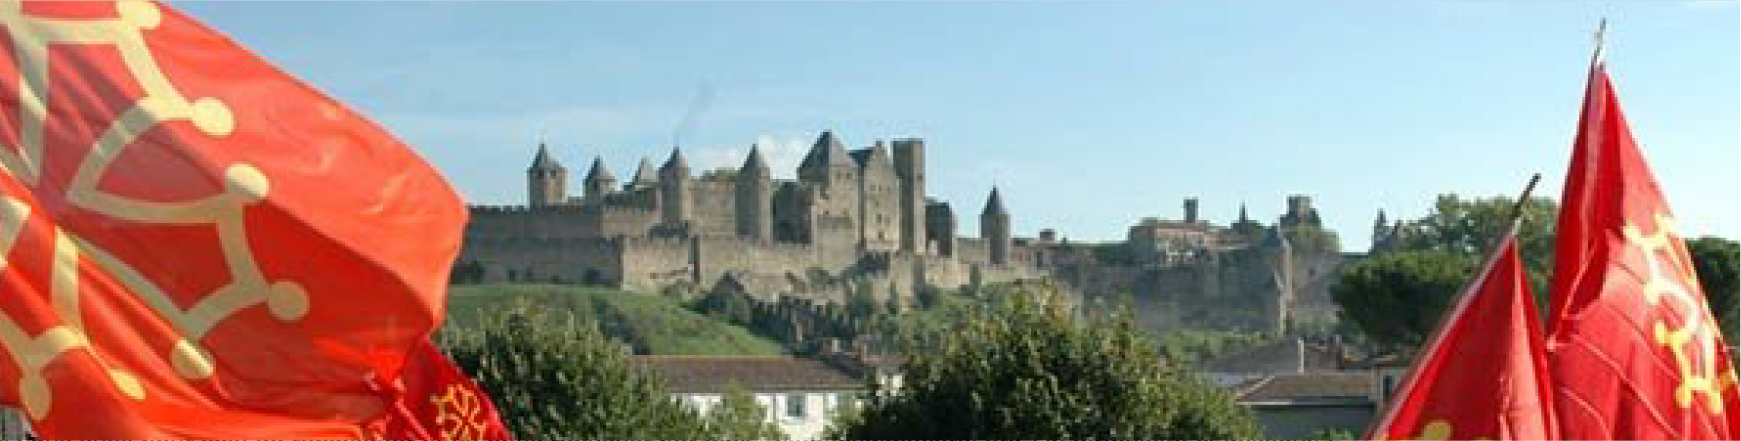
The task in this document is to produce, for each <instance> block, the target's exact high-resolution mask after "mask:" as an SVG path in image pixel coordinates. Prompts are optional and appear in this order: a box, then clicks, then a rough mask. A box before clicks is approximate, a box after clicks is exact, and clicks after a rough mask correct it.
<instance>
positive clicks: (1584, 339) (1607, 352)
mask: <svg viewBox="0 0 1741 441" xmlns="http://www.w3.org/2000/svg"><path fill="white" fill-rule="evenodd" d="M1588 84H1589V85H1588V89H1587V90H1586V94H1585V96H1584V107H1583V111H1582V113H1583V115H1582V117H1581V119H1580V120H1579V122H1578V134H1577V140H1576V142H1575V144H1574V145H1573V150H1572V161H1571V166H1570V168H1569V170H1568V171H1567V174H1566V185H1565V188H1564V192H1565V193H1564V195H1563V196H1562V198H1561V206H1560V215H1559V227H1558V233H1557V234H1558V238H1557V241H1558V243H1557V244H1556V251H1555V257H1554V265H1555V266H1554V278H1553V288H1552V289H1553V291H1552V297H1553V301H1552V307H1553V309H1552V317H1551V318H1550V319H1549V322H1548V330H1549V336H1548V361H1549V363H1550V366H1551V373H1552V374H1553V393H1554V399H1555V408H1556V410H1557V411H1558V412H1557V414H1558V416H1559V419H1560V422H1561V423H1562V424H1561V435H1563V436H1565V437H1566V438H1568V439H1736V438H1737V437H1741V430H1738V429H1737V415H1738V414H1741V406H1738V402H1737V399H1736V390H1735V382H1736V376H1735V370H1734V368H1733V366H1730V363H1729V353H1728V349H1727V347H1725V346H1724V345H1723V342H1722V335H1721V334H1720V333H1719V331H1718V328H1717V324H1716V321H1715V320H1714V319H1713V318H1712V315H1711V312H1710V310H1709V308H1708V307H1707V306H1706V301H1705V295H1704V293H1703V291H1702V290H1701V289H1700V287H1699V283H1698V276H1697V275H1696V274H1695V273H1694V270H1693V265H1692V261H1691V259H1690V258H1689V257H1688V254H1687V250H1686V245H1685V244H1684V243H1682V241H1681V237H1680V234H1679V232H1678V231H1677V230H1676V229H1675V224H1674V215H1673V213H1672V212H1671V211H1669V207H1668V203H1667V201H1666V200H1664V198H1663V195H1662V191H1661V190H1659V189H1658V188H1657V183H1656V179H1655V178H1654V177H1652V175H1651V172H1650V168H1649V166H1647V165H1646V164H1645V161H1644V157H1643V155H1642V154H1641V153H1640V152H1639V150H1638V146H1637V144H1635V142H1634V140H1633V137H1632V133H1631V130H1630V129H1628V128H1627V125H1626V117H1625V115H1623V114H1622V113H1621V111H1620V103H1619V101H1618V99H1617V98H1616V96H1615V93H1614V86H1613V84H1612V83H1611V82H1610V81H1609V78H1608V73H1607V70H1606V66H1605V65H1604V63H1603V62H1602V61H1601V60H1600V57H1598V58H1597V60H1596V61H1595V62H1593V63H1592V64H1591V68H1590V77H1589V83H1588Z"/></svg>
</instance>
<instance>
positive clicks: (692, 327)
mask: <svg viewBox="0 0 1741 441" xmlns="http://www.w3.org/2000/svg"><path fill="white" fill-rule="evenodd" d="M516 305H523V306H527V307H531V308H536V309H542V310H567V311H570V312H572V313H573V314H574V315H575V316H576V317H580V318H583V319H590V320H592V321H595V322H597V323H598V324H599V327H600V328H601V329H602V330H604V332H605V334H606V335H609V336H610V337H611V338H613V339H615V340H618V341H622V342H624V343H626V344H628V345H630V346H632V347H633V348H634V349H635V353H637V354H653V355H777V354H780V353H782V352H783V350H782V348H781V346H780V344H779V343H776V342H774V341H773V340H770V339H767V338H763V337H761V336H757V335H756V334H754V333H752V332H750V331H749V330H747V329H744V328H743V327H740V326H736V325H733V324H730V323H727V322H724V321H721V320H716V319H713V318H709V317H707V316H705V315H701V314H698V313H695V312H693V311H690V310H688V309H686V308H684V307H683V305H682V304H681V303H680V302H679V301H678V300H676V299H673V298H670V297H666V296H661V295H652V294H640V293H633V292H628V291H621V290H616V289H611V288H600V287H586V286H573V285H521V284H513V285H510V284H486V285H460V286H453V287H451V288H449V291H448V301H447V323H446V325H445V327H447V328H453V327H466V326H475V325H476V324H477V323H478V320H479V319H480V317H483V313H484V312H485V311H488V310H490V309H492V308H512V307H515V306H516Z"/></svg>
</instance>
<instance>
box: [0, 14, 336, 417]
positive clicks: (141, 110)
mask: <svg viewBox="0 0 1741 441" xmlns="http://www.w3.org/2000/svg"><path fill="white" fill-rule="evenodd" d="M116 10H117V12H118V14H117V15H118V16H119V17H117V18H115V19H109V20H62V19H52V18H43V17H34V16H30V15H27V14H25V13H24V9H23V5H21V4H20V3H18V2H5V3H0V25H3V26H4V32H6V34H7V36H8V37H10V39H11V43H12V47H11V48H10V49H11V51H10V54H11V56H12V57H13V62H14V63H15V65H16V66H18V71H19V74H20V76H21V77H22V78H20V81H19V84H20V87H19V88H18V97H17V99H18V102H17V108H18V111H19V115H16V116H15V117H16V118H17V120H18V121H19V123H18V127H19V129H18V130H19V136H18V139H20V140H21V145H18V146H4V147H0V173H4V174H6V175H8V176H10V177H11V178H12V179H16V180H17V181H18V182H20V183H21V184H23V185H25V186H30V187H35V186H38V185H39V181H40V180H41V172H42V170H41V167H42V163H43V161H42V158H43V154H44V145H43V128H44V126H45V123H46V122H47V121H48V118H49V112H48V103H49V99H50V98H51V97H50V96H49V93H50V87H49V85H50V82H51V79H52V78H50V75H49V73H50V68H49V65H48V60H49V48H50V46H51V45H55V44H80V45H91V44H107V45H111V46H113V47H114V48H115V49H116V52H118V53H119V54H120V57H121V61H122V64H123V65H125V66H126V68H127V70H128V72H129V73H130V74H131V75H132V76H133V78H134V79H135V81H137V82H138V85H139V87H140V89H142V90H143V91H144V96H143V97H141V98H139V99H137V100H135V101H134V102H133V103H132V104H131V105H130V107H127V108H126V109H125V110H124V111H123V112H122V113H121V114H120V116H119V117H118V118H117V119H116V120H115V121H113V122H111V123H110V124H109V126H108V127H105V128H102V130H101V131H100V132H98V133H100V136H99V137H98V138H97V139H96V141H95V142H94V143H93V144H92V145H91V148H90V151H89V153H88V154H86V155H85V157H84V159H83V162H81V163H80V164H79V166H78V168H77V170H76V171H75V174H74V175H73V177H72V180H71V182H70V183H69V184H68V185H67V188H65V189H64V192H65V193H64V194H48V193H55V192H57V191H58V190H60V189H43V188H34V190H35V191H37V195H38V196H39V197H45V198H46V197H64V198H65V200H66V201H67V202H69V203H71V204H72V205H74V206H77V207H79V208H81V209H84V210H88V211H90V212H93V213H98V214H101V215H103V216H108V217H110V218H113V219H116V220H119V221H123V222H127V223H132V224H136V225H152V224H155V225H182V226H188V225H209V226H210V227H211V228H213V229H215V230H216V232H217V236H218V242H219V243H218V245H219V246H220V247H221V249H222V252H223V256H224V260H225V263H226V267H227V268H226V269H227V271H228V274H229V275H230V277H231V281H230V283H229V284H227V285H224V286H221V287H218V288H217V289H215V290H213V291H212V292H209V293H205V294H204V295H201V296H200V297H199V298H200V300H199V301H198V302H196V303H195V304H194V305H193V306H192V307H189V308H186V309H183V308H181V307H180V306H178V305H177V304H176V303H175V302H174V301H173V299H172V298H171V297H170V296H169V294H168V293H166V292H165V291H164V289H163V288H162V287H160V286H158V285H157V283H155V282H153V281H152V280H151V279H150V278H148V277H147V276H146V275H144V274H140V273H139V272H138V271H137V270H135V269H133V268H132V266H131V265H129V264H127V262H124V261H122V259H121V258H119V257H117V256H115V255H114V254H112V253H110V252H109V251H106V250H104V249H103V248H102V247H100V246H99V244H95V243H91V242H88V241H86V240H85V239H83V238H81V237H80V235H79V234H78V232H76V231H67V230H64V229H62V228H61V227H60V226H52V228H53V230H52V231H53V251H52V252H53V255H54V258H53V266H52V267H53V269H52V274H51V275H50V280H51V283H50V286H51V288H52V289H51V295H52V297H53V304H54V310H55V311H54V312H55V313H56V318H57V320H59V321H60V324H58V325H56V326H51V327H49V328H48V329H46V330H44V331H42V332H41V333H38V334H35V335H30V334H28V333H27V332H26V331H25V330H24V329H23V328H22V327H21V326H19V324H18V323H17V322H15V321H14V319H13V318H12V317H10V316H8V315H7V314H5V313H4V312H0V344H3V345H4V346H5V352H6V354H7V355H9V356H10V357H12V362H13V363H15V364H17V365H18V367H19V372H20V378H19V385H18V390H19V395H20V397H21V400H22V401H23V404H24V409H25V411H26V412H27V413H28V414H29V415H30V417H31V418H33V419H38V420H40V419H42V418H44V417H46V416H47V415H48V412H49V410H50V409H51V408H52V406H53V403H54V401H53V395H52V393H51V391H52V389H51V388H50V387H49V385H48V381H47V379H46V378H47V377H46V376H45V375H44V373H43V369H44V368H45V367H46V366H47V365H48V364H49V362H51V361H53V360H54V359H55V358H56V357H58V356H59V355H60V354H63V353H66V352H68V351H72V350H75V349H81V348H83V349H85V350H86V351H87V352H90V353H91V355H92V356H93V358H95V359H96V360H97V361H98V363H101V364H104V365H107V364H108V362H107V361H106V360H104V355H103V354H101V353H100V352H98V351H96V350H95V348H92V347H90V339H89V338H88V334H87V333H86V328H85V325H84V320H83V315H82V312H83V310H81V309H80V308H79V302H80V299H79V297H80V294H79V284H80V274H79V265H80V262H81V260H85V259H88V260H89V261H90V262H91V263H94V264H95V265H96V266H97V267H99V268H101V269H102V270H103V271H104V272H106V273H107V274H108V275H111V276H113V277H114V278H115V279H116V280H117V281H118V282H119V283H120V284H121V285H122V286H124V287H125V288H126V289H127V291H129V292H130V293H132V294H134V295H137V296H139V297H140V301H141V303H144V304H145V305H147V306H149V307H150V308H151V309H152V310H153V311H155V312H156V313H157V314H158V315H159V317H160V318H162V319H163V320H164V321H165V322H167V323H169V324H170V325H171V326H172V327H173V328H174V329H175V331H176V333H177V334H178V335H179V337H180V338H179V339H178V340H177V341H176V342H174V343H173V345H172V346H171V347H169V348H168V350H167V352H168V354H167V355H166V357H167V358H168V359H169V363H170V366H171V367H172V368H174V370H175V372H176V373H177V374H178V375H180V376H181V377H182V378H185V379H190V380H192V379H205V378H210V377H211V376H212V375H213V374H214V370H215V369H214V361H213V357H212V354H211V353H209V352H208V351H207V350H206V349H205V348H204V347H202V346H201V345H200V343H199V341H200V339H201V338H202V337H204V336H205V335H206V333H207V332H208V331H210V330H211V329H212V328H213V327H215V326H217V324H218V323H219V322H221V321H223V320H224V319H225V318H228V317H230V316H231V315H233V314H235V313H237V312H238V311H240V310H242V309H244V308H248V307H251V306H255V305H260V304H265V306H266V307H267V309H268V310H269V311H270V312H271V313H272V315H273V316H274V317H276V318H278V319H279V320H284V321H293V320H297V319H300V318H301V317H302V316H304V315H305V314H306V313H307V311H308V307H309V304H308V296H307V295H306V293H304V292H303V290H302V288H301V285H299V284H297V283H295V282H291V281H269V280H267V279H266V277H265V276H264V275H263V274H261V271H260V268H259V265H258V264H257V263H256V261H255V259H254V252H253V249H252V246H251V245H249V243H248V235H247V223H246V220H245V219H246V218H245V216H244V214H245V213H246V210H247V208H248V207H249V206H251V205H254V204H256V203H258V202H260V201H261V200H263V199H265V198H266V196H267V195H268V194H269V193H270V191H271V181H269V180H268V179H267V178H266V175H265V174H263V173H261V171H260V170H259V169H258V168H255V167H254V166H252V165H250V164H246V163H236V164H230V165H228V166H227V167H226V168H225V169H224V171H223V176H222V180H223V182H224V189H223V192H222V193H219V194H216V195H211V196H207V197H203V198H199V199H195V200H189V201H177V202H163V201H152V200H142V199H133V198H128V197H125V196H121V195H116V194H110V193H105V192H103V191H100V190H98V188H97V183H98V181H100V180H101V179H102V178H103V177H104V176H105V175H106V174H107V171H108V168H109V166H110V165H111V164H112V163H113V162H114V160H115V159H116V158H117V157H119V156H121V153H122V152H123V151H125V150H126V148H127V146H128V145H130V144H132V143H133V141H135V140H137V139H138V138H139V137H140V136H142V135H144V134H145V133H146V132H148V131H150V130H151V129H152V128H153V127H156V126H157V125H159V124H163V123H167V122H176V121H185V122H187V123H190V124H191V125H192V126H193V128H194V129H196V130H198V131H199V132H200V133H201V134H203V135H206V136H209V137H213V138H222V137H225V136H228V135H229V134H230V133H232V132H233V131H234V130H235V124H236V122H235V120H234V119H233V117H232V115H231V113H230V109H229V107H228V106H227V105H225V104H224V102H223V101H220V100H217V99H214V98H200V99H196V100H189V99H187V98H186V97H184V96H182V94H181V92H180V91H179V90H177V89H176V88H175V87H174V85H173V84H172V83H171V82H170V80H169V78H168V77H166V76H165V75H164V73H163V71H162V69H160V68H159V67H158V65H157V62H156V59H155V58H154V55H153V54H152V52H151V49H150V47H149V46H148V45H147V44H146V41H145V35H144V32H145V31H146V30H150V29H154V28H156V27H157V26H158V25H160V24H161V21H162V11H159V10H158V9H157V6H156V5H154V4H152V3H149V2H143V1H125V2H120V3H118V4H117V5H116ZM9 116H12V115H9ZM6 147H15V148H16V152H15V151H14V149H13V148H6ZM29 215H30V204H28V203H26V202H25V201H24V200H22V199H19V198H16V197H13V196H10V195H0V269H4V268H5V266H6V262H5V256H7V255H9V254H10V253H11V251H12V248H13V245H15V242H16V240H17V238H18V236H19V234H20V233H21V232H22V231H24V229H25V228H26V222H25V221H26V219H28V218H29ZM106 368H107V369H108V371H109V377H110V380H111V381H112V382H113V383H114V385H115V387H116V388H117V389H118V390H119V391H120V392H122V394H123V395H125V396H127V397H130V398H132V399H134V400H143V399H144V398H145V389H144V387H143V385H142V384H140V382H139V379H138V378H137V377H136V376H135V375H133V374H132V373H130V372H128V371H127V370H125V369H122V368H119V367H115V366H106Z"/></svg>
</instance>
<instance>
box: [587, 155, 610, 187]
mask: <svg viewBox="0 0 1741 441" xmlns="http://www.w3.org/2000/svg"><path fill="white" fill-rule="evenodd" d="M586 180H587V181H592V182H597V181H611V182H616V180H617V177H616V176H613V175H611V169H609V168H606V167H605V159H604V158H603V157H595V158H592V169H591V170H587V172H586Z"/></svg>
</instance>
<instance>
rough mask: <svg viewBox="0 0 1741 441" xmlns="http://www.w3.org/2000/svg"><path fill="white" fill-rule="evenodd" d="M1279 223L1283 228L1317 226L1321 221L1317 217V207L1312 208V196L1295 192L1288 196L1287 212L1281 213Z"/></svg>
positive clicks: (1320, 224) (1321, 223)
mask: <svg viewBox="0 0 1741 441" xmlns="http://www.w3.org/2000/svg"><path fill="white" fill-rule="evenodd" d="M1281 224H1282V227H1285V228H1293V227H1298V226H1302V225H1303V226H1309V227H1317V226H1322V225H1323V222H1322V221H1321V220H1319V219H1318V209H1316V208H1312V197H1311V196H1305V195H1297V194H1296V195H1291V196H1288V212H1287V214H1284V215H1282V219H1281Z"/></svg>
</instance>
